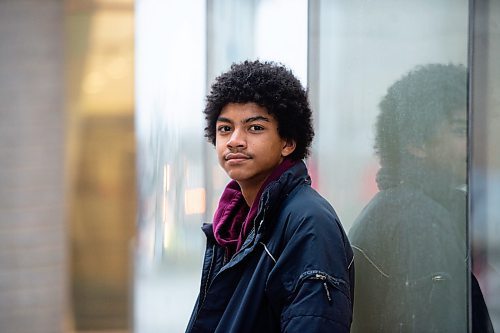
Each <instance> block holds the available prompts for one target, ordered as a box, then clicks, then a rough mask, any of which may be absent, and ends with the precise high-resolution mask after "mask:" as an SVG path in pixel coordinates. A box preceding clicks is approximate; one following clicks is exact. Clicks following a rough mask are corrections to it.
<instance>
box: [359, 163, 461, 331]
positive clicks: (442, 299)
mask: <svg viewBox="0 0 500 333" xmlns="http://www.w3.org/2000/svg"><path fill="white" fill-rule="evenodd" d="M401 170H402V171H401V174H398V172H395V170H390V169H387V168H382V169H381V170H380V171H379V174H378V175H377V183H378V185H379V188H380V192H379V193H378V194H377V195H376V196H375V197H374V198H373V199H372V201H371V202H370V203H369V204H368V205H367V206H366V207H365V208H364V210H363V211H362V213H361V214H360V216H359V217H358V219H357V220H356V221H355V223H354V225H353V227H352V228H351V231H350V233H349V236H350V237H349V238H350V240H351V242H352V244H353V249H354V253H355V264H356V271H357V272H356V273H357V278H356V296H355V297H356V307H355V310H354V322H353V330H352V331H353V332H454V333H456V332H466V331H467V274H468V273H467V258H466V246H465V244H466V242H465V239H466V238H465V235H466V223H465V216H466V201H465V200H466V196H465V192H464V191H461V190H458V189H456V188H453V187H452V186H451V183H452V181H451V178H450V177H451V175H450V174H449V173H446V172H438V171H434V170H429V169H427V168H425V167H424V166H423V165H421V164H419V162H418V161H417V160H416V159H415V160H411V161H408V165H406V166H405V167H404V168H401Z"/></svg>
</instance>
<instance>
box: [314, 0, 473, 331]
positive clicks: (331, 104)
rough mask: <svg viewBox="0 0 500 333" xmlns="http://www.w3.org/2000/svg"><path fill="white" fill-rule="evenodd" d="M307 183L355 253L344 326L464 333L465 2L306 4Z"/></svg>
mask: <svg viewBox="0 0 500 333" xmlns="http://www.w3.org/2000/svg"><path fill="white" fill-rule="evenodd" d="M310 6H311V7H310V8H311V12H310V15H311V17H314V18H315V20H314V22H311V25H310V32H311V33H314V34H315V35H314V36H311V40H312V41H313V42H314V43H313V44H312V47H313V48H312V50H310V52H311V57H310V63H309V64H310V68H311V76H310V79H311V82H310V84H311V87H312V88H313V89H315V90H314V91H312V96H313V98H315V106H316V110H317V115H316V120H317V127H316V130H317V139H316V146H315V151H314V152H315V154H314V157H313V161H312V162H313V165H314V168H313V169H314V170H317V174H316V184H317V187H318V189H319V191H320V192H322V193H323V194H325V195H326V196H327V197H328V199H330V201H331V202H332V203H333V205H334V206H335V207H336V209H337V210H338V212H339V215H340V218H341V221H342V222H343V224H344V226H345V227H346V229H349V237H350V240H351V242H352V246H353V248H354V251H355V266H356V288H355V292H356V295H355V296H356V298H355V311H354V322H353V330H352V331H353V332H466V331H467V325H468V320H467V318H468V315H467V314H468V306H467V304H468V302H467V297H468V295H467V290H468V288H467V286H468V279H469V276H468V273H467V264H468V262H467V258H468V257H467V247H466V244H467V237H466V235H467V224H466V199H467V191H466V183H467V178H466V170H467V169H466V165H467V98H468V92H467V75H468V68H467V63H468V29H469V26H468V15H469V7H468V6H469V4H468V2H467V1H450V0H439V1H419V2H408V1H405V2H400V1H394V0H384V1H377V2H372V1H363V0H355V1H349V2H345V1H310Z"/></svg>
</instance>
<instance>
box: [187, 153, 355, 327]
mask: <svg viewBox="0 0 500 333" xmlns="http://www.w3.org/2000/svg"><path fill="white" fill-rule="evenodd" d="M255 221H256V223H255V225H254V229H253V230H252V231H251V232H250V235H249V236H248V237H247V238H246V240H245V242H244V244H243V246H242V248H241V250H240V251H238V252H237V253H236V254H235V255H234V256H233V257H232V259H231V260H229V262H227V263H226V262H224V248H222V247H220V246H218V245H217V243H216V242H215V239H214V236H213V230H212V227H211V225H210V224H205V225H204V226H203V228H202V229H203V231H204V232H205V234H206V236H207V249H206V253H205V259H204V264H203V271H202V279H201V289H200V294H199V297H198V300H197V302H196V305H195V308H194V310H193V313H192V316H191V320H190V322H189V324H188V328H187V330H186V332H216V333H222V332H224V333H226V332H237V333H245V332H301V333H304V332H349V327H350V323H351V318H352V295H353V287H354V286H353V279H354V270H353V269H354V267H353V266H352V258H353V254H352V250H351V247H350V245H349V242H348V240H347V237H346V235H345V233H344V231H343V229H342V226H341V224H340V222H339V220H338V218H337V216H336V214H335V212H334V211H333V209H332V207H331V206H330V205H329V204H328V202H327V201H326V200H325V199H323V198H322V197H321V196H320V195H319V194H318V193H317V192H316V191H314V190H313V189H312V188H311V186H310V179H309V177H308V175H307V169H306V167H305V164H304V163H303V162H300V163H298V164H297V165H295V166H293V167H292V168H291V169H289V170H287V171H286V172H285V173H283V175H282V176H281V177H280V178H279V180H278V181H276V182H272V183H270V184H269V185H268V187H267V188H266V189H265V190H264V192H263V195H262V197H261V201H260V204H259V212H258V213H257V216H256V218H255Z"/></svg>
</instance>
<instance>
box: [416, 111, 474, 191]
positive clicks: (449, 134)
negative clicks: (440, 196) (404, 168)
mask: <svg viewBox="0 0 500 333" xmlns="http://www.w3.org/2000/svg"><path fill="white" fill-rule="evenodd" d="M423 151H424V153H425V160H426V161H427V163H428V165H430V166H431V167H435V168H439V169H441V170H448V171H449V172H450V173H451V174H452V175H453V176H454V180H455V185H459V184H464V183H465V181H466V173H467V121H466V113H465V110H464V111H463V112H457V113H455V114H454V115H453V116H452V117H451V119H450V121H445V122H443V123H442V124H441V125H438V127H437V130H436V135H435V136H434V137H433V138H432V139H431V140H429V141H428V142H427V143H426V144H425V146H424V148H423Z"/></svg>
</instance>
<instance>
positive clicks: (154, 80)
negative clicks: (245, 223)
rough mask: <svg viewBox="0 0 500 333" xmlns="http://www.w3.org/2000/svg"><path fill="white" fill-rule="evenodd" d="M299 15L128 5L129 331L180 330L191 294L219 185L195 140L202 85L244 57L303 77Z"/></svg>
mask: <svg viewBox="0 0 500 333" xmlns="http://www.w3.org/2000/svg"><path fill="white" fill-rule="evenodd" d="M285 8H286V9H287V15H283V16H276V15H273V13H275V12H276V11H284V10H285ZM288 13H289V14H290V15H288ZM306 13H307V1H306V0H294V1H285V0H261V1H257V0H255V1H247V0H240V1H233V0H231V1H229V0H209V1H207V3H206V7H205V3H204V2H203V1H199V0H188V1H174V2H162V1H156V2H154V1H153V2H152V1H137V5H136V36H137V42H136V52H137V62H136V65H137V67H136V73H137V77H136V82H137V84H136V89H137V90H136V97H137V114H136V127H137V136H138V166H139V176H138V178H139V236H138V240H137V250H136V271H135V287H134V289H135V304H134V307H135V314H134V319H135V320H134V326H135V327H134V328H135V330H136V331H138V332H160V331H164V332H181V331H183V330H184V329H185V327H186V324H187V322H188V319H189V315H190V314H191V310H192V308H193V306H194V303H195V298H196V295H197V293H198V290H199V286H200V280H199V277H200V273H201V262H202V252H203V250H204V244H205V239H204V235H203V233H202V231H201V230H200V226H201V222H203V221H211V219H212V214H213V212H214V210H215V206H216V204H217V202H218V200H219V195H220V192H221V191H222V189H223V188H224V186H225V185H226V183H227V181H228V179H227V178H226V176H225V174H223V172H222V171H221V170H220V168H219V166H218V165H217V164H216V162H215V156H214V155H215V153H214V150H213V147H212V146H211V145H209V144H208V143H205V138H204V136H203V134H204V133H203V128H204V119H203V113H202V110H203V107H204V105H203V102H204V95H205V88H206V85H208V84H210V83H211V82H212V81H213V79H214V77H215V76H216V75H218V74H220V73H221V72H222V71H224V70H226V69H227V68H228V67H229V66H230V64H231V63H232V62H239V61H243V60H245V59H247V58H253V57H260V58H261V59H263V60H278V61H282V62H284V63H286V64H287V65H289V66H290V67H291V68H292V69H293V70H295V71H296V72H298V73H301V75H302V78H305V77H306V74H305V73H306V67H307V62H306V56H307V41H306V39H307V14H306ZM285 16H286V17H285ZM186 17H189V18H190V19H189V20H188V21H186ZM205 23H206V25H205ZM205 29H206V30H205ZM153 36H161V38H160V39H158V38H152V37H153ZM205 37H206V38H207V39H208V40H205ZM205 56H206V58H205ZM205 73H206V74H207V75H206V76H205Z"/></svg>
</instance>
